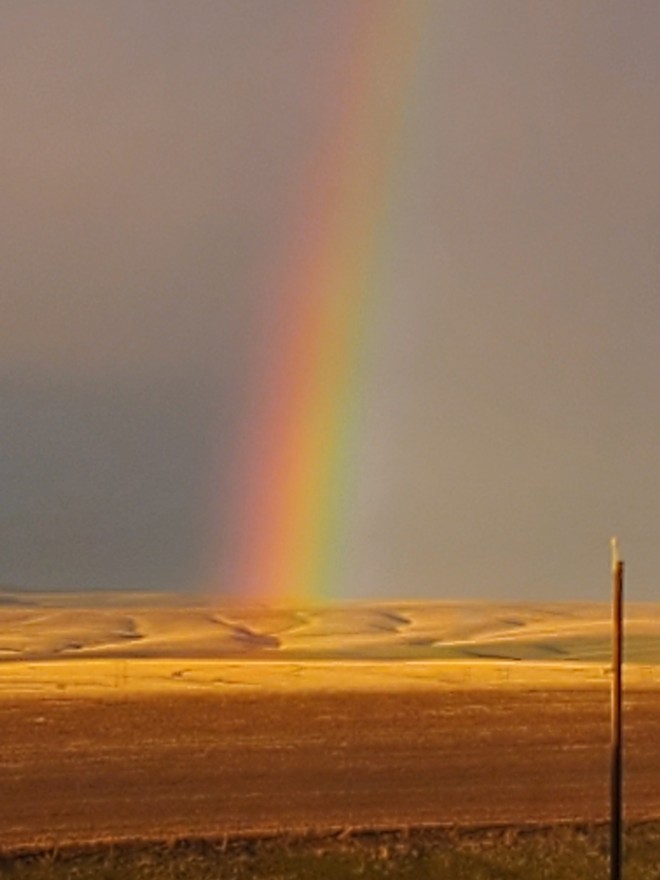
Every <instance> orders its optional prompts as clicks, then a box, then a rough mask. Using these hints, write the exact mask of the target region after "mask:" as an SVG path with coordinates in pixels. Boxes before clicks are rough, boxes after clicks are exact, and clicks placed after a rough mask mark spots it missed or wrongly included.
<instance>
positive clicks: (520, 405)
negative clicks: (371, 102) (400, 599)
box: [0, 0, 660, 597]
mask: <svg viewBox="0 0 660 880" xmlns="http://www.w3.org/2000/svg"><path fill="white" fill-rule="evenodd" d="M411 2H413V3H414V2H416V0H411ZM420 2H421V0H420ZM429 9H430V13H429V17H428V27H427V29H426V34H425V38H424V44H423V47H421V48H420V55H419V70H418V71H417V75H416V77H415V80H414V86H413V88H412V89H411V93H410V95H409V101H408V108H407V114H406V120H405V126H406V127H405V135H404V138H403V140H402V148H401V156H400V162H399V163H398V167H397V169H396V172H397V174H396V181H395V183H396V186H395V187H394V189H393V193H394V195H393V200H392V206H391V208H392V223H391V229H390V237H389V241H388V244H387V247H386V248H385V247H384V248H383V254H382V257H381V264H380V267H379V270H380V277H381V278H382V279H383V280H382V290H381V291H380V292H379V294H378V297H379V300H380V303H381V306H380V308H379V309H377V317H376V320H375V324H374V326H373V328H372V331H371V333H372V343H373V352H374V358H373V362H372V364H371V373H370V382H369V385H368V389H367V390H368V395H367V397H366V398H365V401H364V409H365V425H364V435H363V437H362V444H363V445H362V447H361V450H362V451H361V453H360V454H361V455H362V456H363V459H361V460H360V464H361V467H360V479H359V485H358V487H357V500H356V508H355V511H354V518H355V522H354V523H353V527H354V530H353V532H352V537H351V548H350V551H351V558H352V561H353V562H352V564H353V568H352V572H353V574H352V576H351V577H352V580H350V582H349V585H348V586H347V587H346V589H350V591H351V592H352V593H357V594H381V593H385V594H388V595H414V594H418V595H419V594H423V595H438V596H444V595H459V594H461V595H465V594H467V595H479V596H489V595H492V596H495V595H500V596H502V595H515V596H520V597H524V596H526V595H529V596H550V595H552V596H558V597H562V596H563V597H566V596H572V595H575V596H578V595H580V596H582V595H584V596H595V595H597V594H599V591H600V590H601V587H602V586H604V587H605V588H606V579H607V561H606V553H607V549H606V543H607V537H608V535H609V533H610V532H611V531H613V530H618V531H620V533H621V536H622V539H623V546H624V549H625V547H626V540H627V541H628V546H629V547H630V548H631V549H630V552H631V555H633V554H634V562H633V565H632V567H631V568H632V570H633V571H635V572H636V575H635V579H634V580H635V587H634V589H636V590H637V592H638V594H639V595H640V596H646V597H652V596H654V588H655V576H656V575H655V573H656V572H657V571H660V558H659V554H658V551H657V550H656V549H655V545H656V542H655V541H654V540H653V537H654V536H653V528H654V526H653V524H654V522H655V520H656V519H657V518H658V514H659V513H660V510H659V507H660V503H659V501H658V498H659V493H658V488H660V487H658V485H657V484H658V479H659V478H658V474H659V473H660V469H659V467H658V465H659V464H660V461H659V453H658V444H657V442H656V438H657V436H658V434H659V429H660V416H659V415H658V406H657V391H656V388H655V386H656V384H657V381H656V377H657V374H658V366H659V359H660V357H659V355H658V345H657V340H658V331H659V330H660V326H659V323H660V309H659V308H658V305H657V302H658V301H657V293H656V292H657V289H658V275H659V262H658V250H659V247H660V213H659V211H658V207H657V206H658V205H659V204H660V191H659V190H660V174H658V158H657V157H658V156H659V155H660V120H659V117H658V114H657V106H658V97H659V92H660V57H659V56H658V53H657V52H656V51H655V48H656V45H657V37H658V34H659V33H660V11H659V9H658V6H657V4H655V3H647V2H642V0H631V2H628V3H626V4H602V3H600V2H583V3H579V4H576V3H574V2H572V0H566V2H558V3H552V4H548V3H545V2H540V0H539V2H530V0H520V2H503V3H498V4H485V3H481V2H471V0H467V2H461V3H450V2H447V3H445V2H437V3H432V4H429ZM354 11H355V4H354V3H352V2H349V0H344V2H341V0H307V2H305V3H300V2H296V0H268V2H257V0H252V2H250V0H241V2H238V0H234V2H232V0H223V2H217V0H216V2H210V0H209V2H203V0H189V2H185V3H184V2H162V0H158V2H141V3H139V4H136V3H134V2H113V3H106V2H94V0H91V2H90V0H84V2H83V0H80V2H78V0H62V2H59V3H57V4H51V3H48V2H39V0H19V2H5V3H3V5H2V10H0V16H1V18H2V24H3V27H2V28H0V59H1V60H0V83H1V85H0V109H1V111H2V118H3V132H2V136H1V137H0V174H1V175H2V186H1V187H0V192H2V196H1V197H0V198H1V201H0V224H1V229H2V235H1V236H0V264H1V265H2V266H3V282H2V289H3V296H2V303H3V304H2V321H1V322H0V401H2V402H3V403H2V412H3V419H2V422H3V427H2V429H1V431H2V438H1V440H0V442H1V446H0V456H1V457H0V465H1V467H2V474H3V483H2V484H3V486H4V487H5V489H4V490H3V493H2V498H1V499H0V524H1V525H2V536H1V540H0V578H1V579H4V580H7V581H14V582H16V583H21V584H28V583H31V584H33V585H37V586H63V585H66V584H69V583H71V584H76V585H80V586H85V585H89V586H109V585H111V586H127V587H133V586H148V587H156V586H158V585H163V586H168V587H175V586H177V585H178V584H184V583H188V582H190V581H191V580H194V577H195V572H196V565H197V562H196V559H197V558H198V554H199V546H198V544H199V540H200V533H201V532H202V531H203V527H204V523H203V522H202V521H201V520H202V519H203V514H202V513H201V511H203V510H204V504H205V503H206V501H205V500H204V499H205V498H206V497H207V495H209V494H211V495H212V494H213V491H211V490H210V489H209V486H208V485H206V481H208V479H209V475H210V474H211V472H212V468H213V473H215V474H216V475H217V476H216V479H217V480H218V484H217V486H218V488H217V491H218V492H219V493H220V494H222V491H223V486H225V483H223V480H225V481H228V480H229V479H230V477H229V476H228V475H227V471H228V470H229V468H230V467H231V465H230V462H231V455H230V450H231V449H232V448H233V444H235V442H236V439H237V436H238V433H239V431H240V424H241V416H242V407H243V403H244V393H246V392H247V389H248V388H249V383H250V382H251V381H252V379H253V377H252V376H251V372H250V371H251V362H252V358H253V355H254V347H255V343H254V339H255V327H256V326H257V325H258V322H259V320H260V315H261V314H262V313H263V310H264V307H265V305H266V304H267V303H268V301H269V299H271V298H272V295H273V291H272V289H271V288H270V286H269V279H270V277H271V272H272V271H273V269H274V267H275V266H276V265H277V260H278V257H279V255H280V254H281V252H282V251H283V249H284V248H285V245H286V240H287V239H286V237H287V232H288V225H289V224H290V223H291V222H292V221H293V218H294V217H295V216H296V208H297V204H298V199H299V195H300V193H299V189H300V179H301V174H302V173H303V170H304V169H305V167H306V166H307V164H308V163H309V161H310V157H311V156H312V155H313V153H314V151H315V149H316V147H317V144H318V142H319V139H320V137H321V133H322V132H323V131H324V130H325V129H326V127H327V125H328V120H329V119H331V118H332V117H333V115H334V114H335V113H336V112H337V106H336V102H337V100H338V99H337V95H338V94H339V91H340V89H339V85H340V83H341V82H342V75H343V73H344V71H345V67H346V63H347V61H348V58H349V57H350V38H351V29H352V27H353V23H354ZM375 76H376V78H377V82H381V84H384V83H386V81H387V71H386V70H385V69H383V70H381V71H378V70H377V71H375ZM365 112H367V113H368V108H365ZM163 438H167V439H166V442H165V441H164V440H163ZM356 454H357V453H356ZM213 462H215V465H214V464H213ZM223 465H224V466H223ZM6 487H9V488H8V489H7V488H6ZM221 526H222V524H220V527H219V528H220V531H222V528H221ZM218 540H219V541H221V540H222V537H221V536H219V538H218ZM564 559H565V560H566V562H565V564H564V562H563V560H564Z"/></svg>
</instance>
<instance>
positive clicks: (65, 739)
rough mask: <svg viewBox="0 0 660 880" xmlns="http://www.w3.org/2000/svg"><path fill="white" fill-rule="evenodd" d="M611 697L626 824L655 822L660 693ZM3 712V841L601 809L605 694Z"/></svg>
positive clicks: (148, 701) (593, 815)
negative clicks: (622, 721) (620, 707)
mask: <svg viewBox="0 0 660 880" xmlns="http://www.w3.org/2000/svg"><path fill="white" fill-rule="evenodd" d="M626 703H627V705H626V727H627V746H628V760H627V767H626V778H627V786H626V804H627V806H626V812H627V816H628V818H630V819H638V820H639V819H646V818H656V817H660V762H658V760H657V731H658V729H659V726H660V700H659V699H658V695H657V692H655V691H636V692H631V693H629V694H628V697H627V701H626ZM1 711H2V725H1V726H0V772H1V773H2V780H3V785H2V790H3V798H2V799H0V847H4V848H5V849H6V848H10V849H14V848H16V847H21V846H33V845H39V846H49V845H55V844H62V843H65V842H70V841H78V842H82V841H91V840H101V841H103V840H106V841H108V840H115V841H116V840H122V839H130V838H140V839H173V838H179V837H191V836H193V837H194V836H209V837H214V836H222V835H224V834H232V833H246V832H252V833H274V832H280V831H308V830H309V829H317V830H324V831H331V830H340V829H345V828H347V827H348V828H356V829H357V828H381V829H382V828H385V829H386V828H401V827H407V826H417V827H419V826H424V825H437V824H447V825H455V824H456V825H463V826H471V825H492V824H519V823H523V822H540V823H554V822H559V821H592V822H593V821H601V820H603V819H604V818H605V816H606V813H607V756H608V752H607V741H608V696H607V692H606V691H605V690H603V689H601V690H589V689H583V690H570V691H564V690H560V689H552V690H539V689H537V690H529V691H527V690H521V689H511V690H508V691H502V690H499V689H496V688H495V689H488V690H477V689H460V690H446V691H443V692H432V691H427V690H422V691H367V692H359V691H355V692H333V693H328V692H323V691H301V692H292V693H271V694H264V693H257V694H245V693H243V692H235V693H226V692H222V693H220V694H214V693H208V692H203V693H200V694H195V693H189V694H188V695H174V696H173V695H168V694H155V695H151V696H148V695H147V696H134V697H127V698H126V699H124V700H118V699H101V698H91V699H86V698H82V697H81V698H75V699H70V698H65V699H50V700H42V699H30V698H25V697H23V698H19V699H16V700H11V699H7V698H5V699H4V700H3V701H2V703H1Z"/></svg>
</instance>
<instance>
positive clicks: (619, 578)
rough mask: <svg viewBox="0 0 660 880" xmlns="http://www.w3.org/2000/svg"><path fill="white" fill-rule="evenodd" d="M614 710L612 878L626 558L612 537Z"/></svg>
mask: <svg viewBox="0 0 660 880" xmlns="http://www.w3.org/2000/svg"><path fill="white" fill-rule="evenodd" d="M612 592H613V602H612V614H613V621H612V622H613V635H612V712H611V723H612V733H611V746H612V756H611V777H610V785H611V789H610V792H611V801H610V810H611V812H610V880H621V863H622V823H621V820H622V815H623V810H622V794H623V789H622V776H623V773H622V770H623V739H622V724H621V692H622V681H621V665H622V660H623V562H622V560H621V559H620V558H619V546H618V542H617V539H616V538H612Z"/></svg>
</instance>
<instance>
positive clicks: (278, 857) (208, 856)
mask: <svg viewBox="0 0 660 880" xmlns="http://www.w3.org/2000/svg"><path fill="white" fill-rule="evenodd" d="M607 843H608V839H607V829H606V828H603V827H602V826H601V827H581V826H580V827H578V826H572V827H568V826H562V827H555V828H544V829H535V830H529V829H524V830H523V829H513V828H510V829H499V830H485V831H484V830H482V831H460V830H456V831H429V830H425V831H409V832H406V833H404V832H387V833H372V834H366V833H364V834H356V835H354V836H343V837H335V838H311V837H302V838H301V837H297V838H293V837H280V838H274V839H271V840H235V841H230V842H228V843H226V844H225V845H221V844H216V843H204V842H199V841H195V842H190V841H188V842H186V841H180V842H177V843H174V844H172V845H164V844H142V845H141V844H132V845H130V846H128V845H123V846H104V847H98V848H96V849H93V850H88V851H84V850H79V851H77V852H76V851H74V850H69V851H65V852H61V853H39V854H34V855H29V856H20V857H13V858H5V859H3V860H2V861H0V877H3V878H5V877H6V878H11V880H65V878H66V880H92V878H93V880H165V878H167V880H349V878H353V877H355V878H361V880H381V878H390V880H393V878H397V880H517V878H521V880H522V878H525V880H550V878H552V880H584V878H589V880H606V878H607V876H608V864H607ZM625 877H626V880H642V878H644V880H648V878H651V877H660V823H647V824H640V825H635V826H632V827H630V828H628V830H627V832H626V850H625Z"/></svg>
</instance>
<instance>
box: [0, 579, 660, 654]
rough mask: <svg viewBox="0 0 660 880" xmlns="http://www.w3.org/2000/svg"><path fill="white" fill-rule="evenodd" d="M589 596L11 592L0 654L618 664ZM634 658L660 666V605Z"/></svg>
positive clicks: (605, 611)
mask: <svg viewBox="0 0 660 880" xmlns="http://www.w3.org/2000/svg"><path fill="white" fill-rule="evenodd" d="M609 651H610V611H609V608H608V606H606V605H597V604H593V603H591V604H589V603H556V604H551V603H545V604H521V603H518V604H513V603H509V604H503V603H499V604H497V603H492V604H488V603H483V602H404V601H401V602H388V603H383V602H381V603H376V602H360V603H358V602H356V603H345V604H342V605H328V606H317V607H312V606H309V607H264V606H254V607H240V608H239V607H232V606H228V605H225V606H217V607H216V606H213V605H210V604H208V603H204V602H201V601H195V600H194V599H193V598H192V597H186V596H163V595H146V594H140V593H135V594H131V593H126V594H117V593H115V594H113V593H106V594H103V593H100V594H89V593H87V594H85V593H77V594H76V593H71V594H66V593H59V594H48V593H26V592H23V593H16V592H10V591H7V590H5V591H2V590H0V660H13V661H30V662H34V661H48V660H54V659H57V660H62V659H79V660H81V659H85V660H100V659H106V660H112V659H115V660H119V659H128V660H131V659H143V660H149V659H151V660H186V661H188V660H246V659H260V660H263V661H273V660H276V661H292V662H297V661H336V660H350V661H351V662H354V661H357V660H361V661H365V662H367V661H382V660H390V661H401V660H414V661H437V660H443V661H465V662H469V663H474V662H475V661H481V660H500V661H506V660H511V661H526V662H529V663H546V662H549V663H557V662H559V663H569V664H570V663H578V664H580V663H594V664H600V665H603V664H607V662H608V660H609ZM626 658H627V660H628V661H629V662H631V663H633V664H635V665H640V666H656V665H658V664H660V606H658V605H629V606H628V607H627V609H626Z"/></svg>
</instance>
